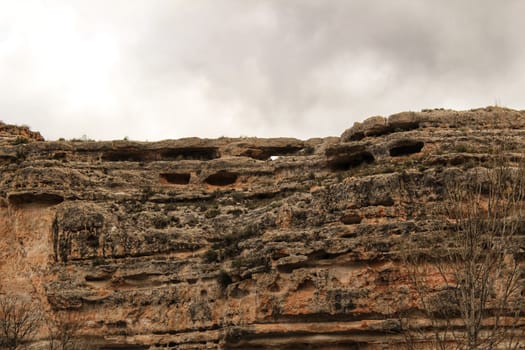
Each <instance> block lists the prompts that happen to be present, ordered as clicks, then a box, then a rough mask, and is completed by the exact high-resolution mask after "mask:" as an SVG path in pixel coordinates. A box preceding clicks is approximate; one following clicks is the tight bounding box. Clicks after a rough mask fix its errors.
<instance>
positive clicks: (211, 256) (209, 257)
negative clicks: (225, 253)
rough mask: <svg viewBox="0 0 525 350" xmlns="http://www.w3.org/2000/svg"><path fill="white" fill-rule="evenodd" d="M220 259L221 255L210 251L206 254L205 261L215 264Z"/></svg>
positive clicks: (212, 250)
mask: <svg viewBox="0 0 525 350" xmlns="http://www.w3.org/2000/svg"><path fill="white" fill-rule="evenodd" d="M218 259H219V254H218V253H217V251H216V250H214V249H211V248H210V249H208V250H207V251H206V253H204V261H205V262H207V263H214V262H216V261H217V260H218Z"/></svg>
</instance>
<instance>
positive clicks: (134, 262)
mask: <svg viewBox="0 0 525 350" xmlns="http://www.w3.org/2000/svg"><path fill="white" fill-rule="evenodd" d="M524 136H525V111H514V110H509V109H504V108H497V107H488V108H484V109H476V110H471V111H465V112H456V111H451V110H426V111H423V112H418V113H415V112H405V113H400V114H395V115H392V116H390V117H388V118H383V117H373V118H371V119H368V120H365V121H364V122H363V123H356V124H355V125H354V126H353V127H352V128H350V129H348V130H346V131H345V132H344V133H343V134H342V136H341V137H329V138H323V139H320V138H319V139H310V140H306V141H301V140H296V139H258V138H238V139H231V138H220V139H215V140H208V139H198V138H189V139H180V140H168V141H160V142H151V143H146V142H132V141H112V142H93V141H83V142H67V141H43V139H42V137H41V136H40V134H38V133H35V132H31V131H29V129H28V128H24V127H15V126H9V125H5V124H0V167H1V173H0V283H1V284H0V288H1V289H0V292H3V293H22V294H26V295H30V296H32V297H34V298H35V299H36V300H38V303H39V305H40V307H41V308H42V310H44V312H45V313H47V314H48V315H52V314H53V313H56V312H63V311H65V312H66V313H68V314H69V315H70V316H71V319H72V320H74V322H77V323H78V324H80V325H81V332H80V335H81V336H83V337H84V338H85V339H86V341H87V340H88V339H89V342H90V343H91V344H97V345H98V346H99V347H100V349H267V348H275V349H299V348H315V349H384V346H386V345H388V344H390V346H391V348H395V346H396V345H395V344H398V343H400V342H402V340H403V339H402V337H400V335H399V334H398V333H397V332H396V329H397V328H398V327H399V324H398V322H397V319H396V317H397V315H398V313H399V308H400V307H401V306H400V304H399V300H401V299H403V298H406V296H407V290H409V287H408V286H407V285H408V284H409V282H408V281H407V278H406V276H404V275H403V272H402V269H401V268H400V264H399V259H398V258H399V256H398V254H399V240H400V239H401V237H403V236H406V235H420V234H429V233H432V232H435V231H436V224H437V223H436V221H437V220H438V219H437V218H433V217H432V216H431V215H429V213H431V212H432V210H433V207H434V206H435V205H436V203H438V202H439V201H440V198H442V195H443V193H442V192H443V191H442V190H443V184H444V183H445V182H446V179H447V177H449V176H466V175H468V174H469V172H471V171H472V169H474V168H475V167H477V166H479V165H480V164H483V162H484V161H486V160H487V159H488V158H489V153H490V151H491V149H490V145H493V144H498V143H499V144H501V143H504V144H505V145H506V146H505V149H506V150H507V152H508V155H509V156H512V157H514V158H515V159H520V158H521V157H522V156H523V151H524V145H525V141H524V140H525V139H524ZM458 174H459V175H458ZM45 337H46V331H45V330H42V331H41V332H40V334H39V335H38V337H37V339H36V341H35V345H36V346H38V345H39V344H44V342H45Z"/></svg>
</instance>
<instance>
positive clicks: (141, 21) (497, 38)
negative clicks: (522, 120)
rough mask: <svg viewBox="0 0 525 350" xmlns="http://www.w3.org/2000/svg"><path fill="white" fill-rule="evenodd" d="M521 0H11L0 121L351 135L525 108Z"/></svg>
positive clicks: (130, 132) (1, 62) (122, 129)
mask: <svg viewBox="0 0 525 350" xmlns="http://www.w3.org/2000/svg"><path fill="white" fill-rule="evenodd" d="M523 14H525V1H522V0H501V1H492V0H459V1H458V0H441V1H435V0H396V1H392V0H328V1H327V0H258V1H247V0H220V1H218V0H140V1H138V0H120V1H119V0H111V1H105V0H85V1H83V0H63V1H59V0H55V1H52V0H49V1H45V0H41V1H37V0H34V1H33V0H23V1H20V0H2V1H0V120H3V121H4V122H9V123H16V124H28V125H30V126H31V127H32V129H34V130H39V131H41V132H42V134H43V135H44V137H46V138H47V139H57V138H59V137H65V138H74V137H81V136H82V135H87V136H88V137H90V138H94V139H119V138H123V137H124V136H128V137H129V138H132V139H137V140H146V139H148V140H158V139H165V138H179V137H185V136H201V137H218V136H221V135H226V136H240V135H250V136H251V135H256V136H294V137H299V138H308V137H314V136H327V135H339V134H340V133H341V132H342V131H343V130H344V129H345V128H347V127H349V126H351V125H352V124H353V122H354V121H359V120H362V119H364V118H365V117H367V116H370V115H377V114H380V115H389V114H392V113H395V112H398V111H403V110H420V109H422V108H433V107H446V108H455V109H468V108H473V107H481V106H487V105H493V104H496V103H497V104H500V105H503V106H507V107H510V108H516V109H523V108H525V100H524V97H525V96H524V95H525V93H524V91H525V44H524V41H523V33H525V21H523V19H522V17H523Z"/></svg>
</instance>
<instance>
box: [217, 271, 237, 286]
mask: <svg viewBox="0 0 525 350" xmlns="http://www.w3.org/2000/svg"><path fill="white" fill-rule="evenodd" d="M232 282H233V281H232V278H231V276H230V275H229V274H228V272H226V271H224V270H220V271H219V274H218V275H217V283H219V286H220V287H221V289H223V290H224V289H226V287H228V286H229V285H230V284H231V283H232Z"/></svg>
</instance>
